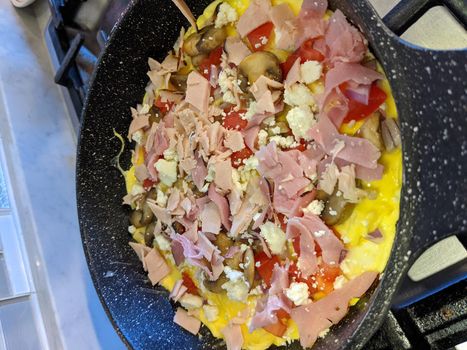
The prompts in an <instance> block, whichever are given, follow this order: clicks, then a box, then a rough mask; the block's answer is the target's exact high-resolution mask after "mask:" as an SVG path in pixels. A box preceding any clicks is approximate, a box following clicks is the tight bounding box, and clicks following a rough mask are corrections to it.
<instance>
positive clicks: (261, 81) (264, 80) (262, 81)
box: [250, 75, 283, 123]
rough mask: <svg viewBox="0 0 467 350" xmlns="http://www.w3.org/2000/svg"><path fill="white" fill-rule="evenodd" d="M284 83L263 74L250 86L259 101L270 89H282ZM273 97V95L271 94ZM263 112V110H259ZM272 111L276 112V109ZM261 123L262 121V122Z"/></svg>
mask: <svg viewBox="0 0 467 350" xmlns="http://www.w3.org/2000/svg"><path fill="white" fill-rule="evenodd" d="M282 87H283V84H282V83H279V82H277V81H275V80H272V79H270V78H268V77H266V76H264V75H261V76H260V77H259V78H258V79H257V80H256V81H255V82H254V83H253V85H251V87H250V92H251V93H252V94H253V97H254V98H255V100H256V101H259V100H260V99H261V97H262V96H263V95H264V94H265V93H266V92H268V91H270V89H272V90H277V89H282ZM271 97H272V95H271ZM258 113H259V114H261V112H258ZM271 113H276V112H275V110H273V111H271ZM260 123H261V122H260Z"/></svg>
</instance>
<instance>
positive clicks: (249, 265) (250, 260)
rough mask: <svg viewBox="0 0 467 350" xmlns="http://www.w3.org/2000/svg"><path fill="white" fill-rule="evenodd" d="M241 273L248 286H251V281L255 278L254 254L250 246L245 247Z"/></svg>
mask: <svg viewBox="0 0 467 350" xmlns="http://www.w3.org/2000/svg"><path fill="white" fill-rule="evenodd" d="M243 275H244V276H245V281H247V282H248V285H249V286H250V288H251V287H253V282H254V280H255V256H254V254H253V249H251V248H247V250H245V254H244V255H243Z"/></svg>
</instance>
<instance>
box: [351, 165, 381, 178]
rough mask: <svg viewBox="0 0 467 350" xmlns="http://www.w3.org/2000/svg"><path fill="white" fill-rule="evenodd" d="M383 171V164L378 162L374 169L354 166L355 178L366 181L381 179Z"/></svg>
mask: <svg viewBox="0 0 467 350" xmlns="http://www.w3.org/2000/svg"><path fill="white" fill-rule="evenodd" d="M383 172H384V166H383V165H381V164H378V165H377V166H376V168H375V169H369V168H365V167H363V166H360V165H357V166H356V167H355V176H356V177H357V179H360V180H363V181H368V182H369V181H375V180H381V178H382V177H383Z"/></svg>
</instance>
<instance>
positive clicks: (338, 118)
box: [322, 88, 349, 128]
mask: <svg viewBox="0 0 467 350" xmlns="http://www.w3.org/2000/svg"><path fill="white" fill-rule="evenodd" d="M322 110H323V113H324V114H326V115H327V116H328V118H329V119H330V120H331V121H332V123H333V124H334V125H335V126H336V128H340V126H341V125H342V123H343V122H344V119H345V117H346V116H347V114H348V113H349V99H348V98H347V97H346V96H345V95H344V94H343V93H342V91H341V90H340V89H339V88H336V89H334V90H331V92H330V93H329V94H328V95H327V97H326V100H325V104H324V106H323V107H322Z"/></svg>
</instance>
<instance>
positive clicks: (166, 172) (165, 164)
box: [154, 159, 177, 187]
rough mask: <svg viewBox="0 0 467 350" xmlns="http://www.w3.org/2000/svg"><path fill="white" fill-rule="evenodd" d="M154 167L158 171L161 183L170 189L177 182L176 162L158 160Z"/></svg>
mask: <svg viewBox="0 0 467 350" xmlns="http://www.w3.org/2000/svg"><path fill="white" fill-rule="evenodd" d="M154 167H155V168H156V169H157V171H158V175H159V178H160V180H161V182H162V183H163V184H164V185H166V186H169V187H171V186H172V185H173V184H174V183H175V181H177V162H176V161H174V160H165V159H159V160H158V161H157V162H156V164H154Z"/></svg>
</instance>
